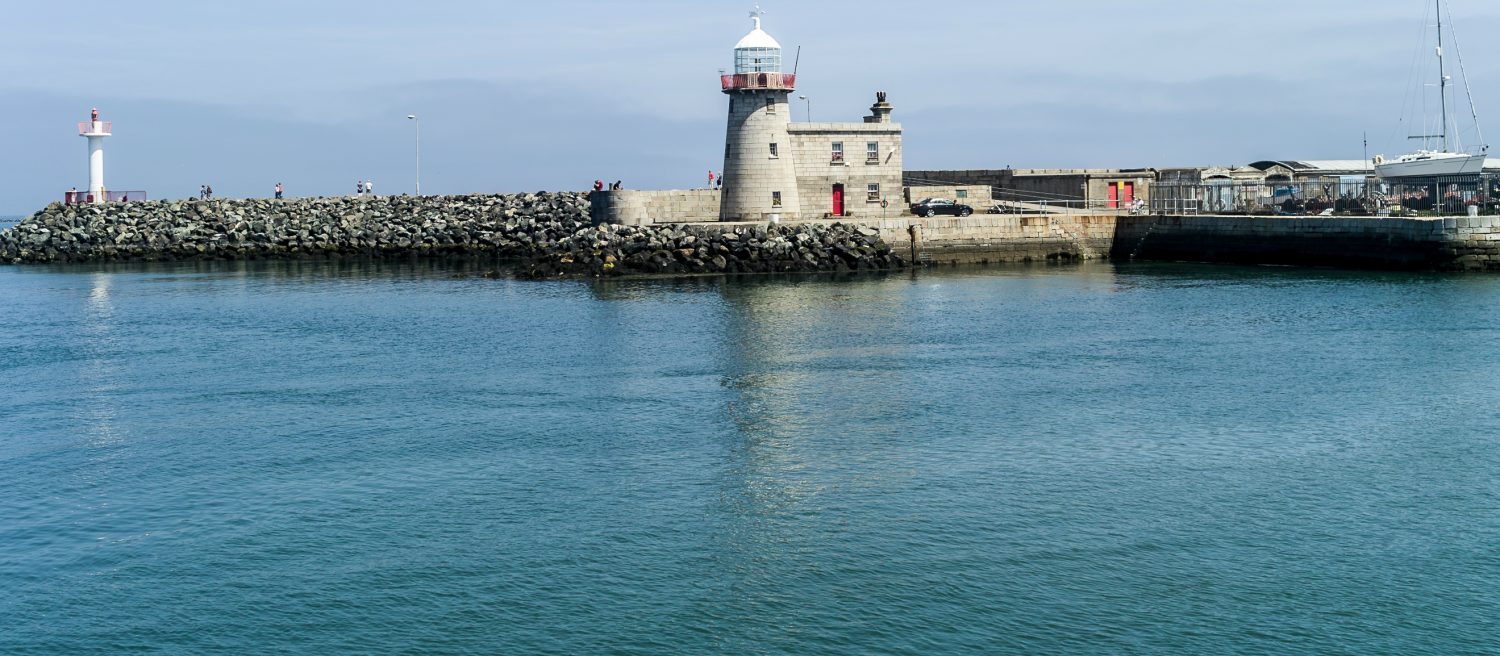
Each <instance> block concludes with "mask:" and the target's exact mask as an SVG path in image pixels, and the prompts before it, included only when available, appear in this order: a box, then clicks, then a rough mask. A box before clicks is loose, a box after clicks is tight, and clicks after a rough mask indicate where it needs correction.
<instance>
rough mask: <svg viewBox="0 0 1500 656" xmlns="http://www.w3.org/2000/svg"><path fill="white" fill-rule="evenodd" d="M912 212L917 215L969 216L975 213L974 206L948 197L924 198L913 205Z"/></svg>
mask: <svg viewBox="0 0 1500 656" xmlns="http://www.w3.org/2000/svg"><path fill="white" fill-rule="evenodd" d="M911 213H912V214H915V215H917V216H937V215H939V214H948V215H951V216H968V215H970V214H973V213H974V208H972V207H969V206H968V205H964V204H963V203H955V202H953V201H951V200H948V199H946V198H923V199H922V200H921V201H920V202H918V203H916V204H914V205H912V206H911Z"/></svg>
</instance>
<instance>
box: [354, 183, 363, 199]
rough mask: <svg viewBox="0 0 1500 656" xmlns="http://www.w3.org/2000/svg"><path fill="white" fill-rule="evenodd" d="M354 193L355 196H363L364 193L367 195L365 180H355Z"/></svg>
mask: <svg viewBox="0 0 1500 656" xmlns="http://www.w3.org/2000/svg"><path fill="white" fill-rule="evenodd" d="M354 195H355V196H363V195H365V181H364V180H355V181H354Z"/></svg>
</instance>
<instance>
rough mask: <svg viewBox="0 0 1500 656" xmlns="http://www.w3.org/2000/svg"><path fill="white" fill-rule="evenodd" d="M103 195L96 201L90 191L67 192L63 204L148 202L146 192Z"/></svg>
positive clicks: (111, 192) (107, 193)
mask: <svg viewBox="0 0 1500 656" xmlns="http://www.w3.org/2000/svg"><path fill="white" fill-rule="evenodd" d="M103 194H104V197H103V198H97V199H96V198H95V195H94V194H93V193H92V192H88V191H67V192H63V204H64V205H90V204H93V203H96V202H97V203H129V202H132V201H143V200H146V192H144V191H105V192H103Z"/></svg>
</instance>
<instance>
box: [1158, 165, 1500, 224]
mask: <svg viewBox="0 0 1500 656" xmlns="http://www.w3.org/2000/svg"><path fill="white" fill-rule="evenodd" d="M1150 209H1151V212H1152V213H1153V214H1262V215H1294V216H1306V215H1330V214H1338V215H1346V216H1435V215H1445V216H1454V215H1461V214H1469V213H1477V214H1500V175H1490V174H1485V175H1469V176H1458V177H1446V178H1428V179H1412V178H1408V179H1396V180H1382V179H1379V178H1366V177H1361V176H1345V177H1339V178H1329V179H1324V180H1314V181H1299V182H1274V181H1269V182H1235V181H1222V182H1219V181H1212V180H1210V181H1206V182H1200V183H1162V182H1158V183H1156V184H1155V185H1152V187H1151V208H1150Z"/></svg>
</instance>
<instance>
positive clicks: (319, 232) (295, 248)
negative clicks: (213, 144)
mask: <svg viewBox="0 0 1500 656" xmlns="http://www.w3.org/2000/svg"><path fill="white" fill-rule="evenodd" d="M588 221H589V202H588V197H587V195H585V194H579V193H536V194H508V195H474V196H423V197H414V196H384V197H347V196H346V197H332V198H308V199H296V200H284V201H279V200H213V201H153V202H137V203H110V204H104V205H85V206H64V205H61V204H53V205H50V206H48V207H47V208H46V209H44V210H42V211H41V212H38V213H36V214H35V215H33V216H31V217H30V218H27V219H26V220H24V221H22V222H21V223H19V224H17V225H15V226H13V227H12V228H10V229H9V230H6V231H4V232H0V262H6V263H34V262H99V261H170V260H183V259H284V258H298V257H331V256H350V255H354V256H359V255H365V256H387V255H429V254H467V253H476V254H478V253H494V254H498V255H504V256H517V257H525V256H531V255H540V254H542V253H544V252H546V251H547V249H549V248H551V247H552V245H553V244H554V243H555V242H556V241H557V240H558V239H561V238H562V237H565V236H567V235H570V234H572V233H573V232H576V231H578V230H581V229H583V228H586V227H588V225H589V223H588Z"/></svg>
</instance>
